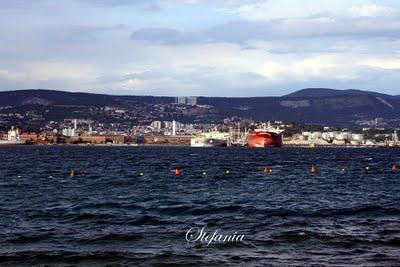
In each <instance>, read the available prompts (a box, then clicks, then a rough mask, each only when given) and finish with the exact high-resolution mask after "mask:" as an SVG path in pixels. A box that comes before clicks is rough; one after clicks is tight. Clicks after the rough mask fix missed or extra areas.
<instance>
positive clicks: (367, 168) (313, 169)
mask: <svg viewBox="0 0 400 267" xmlns="http://www.w3.org/2000/svg"><path fill="white" fill-rule="evenodd" d="M340 170H341V171H342V172H346V171H347V168H346V167H341V168H340ZM364 170H365V171H367V172H369V171H371V167H370V166H369V165H365V167H364ZM309 171H310V173H317V172H318V169H317V166H316V165H315V164H313V165H311V167H310V169H309ZM391 171H392V172H393V173H397V172H398V171H399V169H398V166H397V164H393V165H392V167H391ZM231 173H232V171H231V170H230V169H227V170H225V174H227V175H228V174H231ZM263 173H265V174H267V173H272V169H271V168H270V167H268V166H264V167H263ZM181 174H182V170H181V169H179V168H175V171H174V175H175V176H179V175H181ZM201 174H202V176H207V172H206V171H203V172H202V173H201ZM78 175H80V176H86V173H84V172H82V173H81V174H78ZM69 176H70V177H74V176H75V171H74V170H73V169H71V171H70V173H69ZM139 176H144V172H139ZM21 178H22V176H21V175H18V176H17V179H21ZM50 178H52V176H50Z"/></svg>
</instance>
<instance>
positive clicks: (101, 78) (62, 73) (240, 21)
mask: <svg viewBox="0 0 400 267" xmlns="http://www.w3.org/2000/svg"><path fill="white" fill-rule="evenodd" d="M0 18H1V23H0V90H13V89H24V88H48V89H59V90H68V91H85V92H97V93H110V94H140V95H207V96H265V95H283V94H286V93H289V92H292V91H295V90H297V89H301V88H306V87H329V88H337V89H346V88H357V89H366V90H374V91H378V92H384V93H389V94H400V1H398V0H379V1H373V0H335V1H332V0H79V1H78V0H57V1H54V0H36V1H32V0H1V1H0Z"/></svg>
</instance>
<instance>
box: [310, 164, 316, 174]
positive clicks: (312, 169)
mask: <svg viewBox="0 0 400 267" xmlns="http://www.w3.org/2000/svg"><path fill="white" fill-rule="evenodd" d="M310 172H311V173H317V166H315V165H311V168H310Z"/></svg>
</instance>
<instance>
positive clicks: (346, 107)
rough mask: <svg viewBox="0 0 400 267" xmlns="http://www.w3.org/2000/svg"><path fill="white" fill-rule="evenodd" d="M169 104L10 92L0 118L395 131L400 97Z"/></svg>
mask: <svg viewBox="0 0 400 267" xmlns="http://www.w3.org/2000/svg"><path fill="white" fill-rule="evenodd" d="M174 102H175V98H174V97H163V96H118V95H105V94H91V93H74V92H64V91H56V90H42V89H30V90H15V91H3V92H0V115H2V114H3V116H4V114H9V113H12V112H14V113H20V114H22V116H23V114H26V112H33V113H34V114H37V116H39V118H40V116H41V117H42V119H38V121H41V120H42V121H46V120H63V119H66V118H71V117H73V116H74V117H77V116H78V117H81V118H86V119H93V118H92V117H93V116H97V117H96V118H101V117H102V115H101V114H100V113H101V112H99V110H103V108H104V107H114V108H118V109H122V110H125V111H127V112H128V113H130V114H133V115H132V116H131V117H132V118H137V120H138V121H139V122H140V121H143V120H152V119H154V120H157V119H158V120H166V119H177V120H180V121H183V122H207V121H212V122H218V121H222V120H223V119H224V118H227V117H241V118H249V119H254V120H283V121H287V122H298V123H310V124H323V125H331V126H338V127H361V126H367V125H370V124H371V122H372V121H374V120H375V119H376V118H381V119H380V120H379V121H380V122H382V124H383V125H387V126H390V127H400V96H393V95H387V94H381V93H377V92H370V91H362V90H354V89H350V90H335V89H327V88H308V89H302V90H299V91H296V92H294V93H291V94H288V95H285V96H281V97H198V98H197V104H198V105H199V106H197V107H187V108H185V109H182V108H174V106H175V105H170V104H171V103H174ZM78 111H79V112H78ZM149 114H151V116H150V115H149ZM103 119H104V118H103ZM108 119H110V120H111V119H112V118H108ZM134 122H135V121H132V123H134Z"/></svg>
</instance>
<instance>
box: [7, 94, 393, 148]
mask: <svg viewBox="0 0 400 267" xmlns="http://www.w3.org/2000/svg"><path fill="white" fill-rule="evenodd" d="M196 101H197V99H196V98H195V97H178V98H177V99H176V104H184V105H192V104H193V105H196ZM109 109H110V108H109ZM110 112H112V114H120V115H121V116H122V115H123V114H124V111H123V110H115V109H112V110H111V109H110ZM272 124H273V125H272V126H273V127H276V128H277V129H282V131H283V132H282V133H279V134H281V135H282V137H283V138H282V139H283V145H284V146H310V145H312V146H400V140H399V137H398V134H397V131H394V133H392V134H388V133H384V134H378V135H377V134H375V135H371V134H369V133H367V132H368V131H369V130H370V128H365V129H362V130H360V131H358V132H351V131H349V130H339V129H334V130H333V129H331V128H329V127H324V128H323V130H322V131H304V130H303V131H302V130H301V129H302V128H295V129H293V124H286V123H284V122H282V121H275V122H273V123H272ZM259 125H260V123H259V122H255V121H252V120H246V119H242V118H239V117H231V118H226V119H224V122H223V123H222V124H216V123H182V122H179V121H176V120H153V121H149V122H148V123H142V124H141V125H135V126H129V127H128V126H126V125H125V124H121V123H119V122H113V123H102V122H98V121H95V120H89V119H65V120H63V121H59V122H56V121H50V122H48V123H47V124H46V127H44V128H42V129H41V130H40V131H39V132H33V131H23V132H20V131H19V130H18V129H12V132H11V130H10V131H8V132H7V131H4V132H0V143H1V142H3V143H4V142H5V143H7V140H8V141H10V139H12V140H14V139H15V140H14V141H16V140H17V141H21V142H24V143H30V144H94V145H101V144H115V145H122V144H135V145H136V144H147V145H184V146H189V145H192V146H197V145H202V142H203V141H204V140H211V141H213V142H215V141H218V140H219V141H221V140H223V141H225V142H224V143H228V144H232V145H235V144H236V145H242V144H244V143H246V138H247V136H248V135H249V133H250V132H251V131H254V130H255V129H256V128H257V127H258V126H259ZM268 128H270V127H268ZM299 129H300V130H299ZM303 129H305V128H303ZM320 129H322V127H321V128H320ZM10 133H11V134H10ZM10 136H11V137H10ZM13 136H15V137H13ZM196 138H197V139H196ZM200 141H201V142H200ZM196 142H197V143H196Z"/></svg>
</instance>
